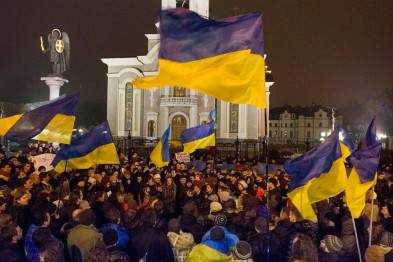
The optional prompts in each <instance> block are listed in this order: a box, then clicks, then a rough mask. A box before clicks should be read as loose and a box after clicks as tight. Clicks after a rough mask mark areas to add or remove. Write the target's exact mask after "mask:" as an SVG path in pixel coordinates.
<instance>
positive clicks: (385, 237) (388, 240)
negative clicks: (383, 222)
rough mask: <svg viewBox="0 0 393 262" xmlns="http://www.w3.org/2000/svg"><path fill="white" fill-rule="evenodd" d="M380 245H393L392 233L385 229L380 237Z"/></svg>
mask: <svg viewBox="0 0 393 262" xmlns="http://www.w3.org/2000/svg"><path fill="white" fill-rule="evenodd" d="M381 245H383V246H385V247H393V234H392V233H390V232H388V231H385V232H383V234H382V237H381Z"/></svg>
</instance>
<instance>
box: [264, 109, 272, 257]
mask: <svg viewBox="0 0 393 262" xmlns="http://www.w3.org/2000/svg"><path fill="white" fill-rule="evenodd" d="M264 113H265V114H264V120H265V121H264V122H265V162H266V164H265V175H266V210H267V223H268V225H269V224H270V216H269V214H270V212H269V189H268V188H267V184H268V180H269V179H268V172H269V156H268V146H269V137H268V132H267V127H268V123H267V108H265V109H264ZM270 244H271V243H270V238H269V242H268V250H270ZM267 256H268V257H267V261H270V252H268V254H267Z"/></svg>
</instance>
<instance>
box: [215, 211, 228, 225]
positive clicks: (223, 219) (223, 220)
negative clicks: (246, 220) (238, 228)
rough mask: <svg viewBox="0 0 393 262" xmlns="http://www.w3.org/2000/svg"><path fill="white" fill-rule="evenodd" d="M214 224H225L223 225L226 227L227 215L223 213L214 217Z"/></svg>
mask: <svg viewBox="0 0 393 262" xmlns="http://www.w3.org/2000/svg"><path fill="white" fill-rule="evenodd" d="M214 224H215V225H216V226H223V227H225V225H226V224H227V217H226V216H225V215H223V214H220V215H217V216H216V217H215V218H214Z"/></svg>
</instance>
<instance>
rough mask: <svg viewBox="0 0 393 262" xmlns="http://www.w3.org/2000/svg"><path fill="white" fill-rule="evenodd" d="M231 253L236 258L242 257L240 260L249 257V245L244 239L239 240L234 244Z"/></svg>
mask: <svg viewBox="0 0 393 262" xmlns="http://www.w3.org/2000/svg"><path fill="white" fill-rule="evenodd" d="M233 253H234V255H235V256H236V258H237V259H242V260H246V259H249V258H251V255H252V251H251V246H250V244H249V243H247V242H246V241H239V242H238V243H237V244H236V246H235V248H234V250H233Z"/></svg>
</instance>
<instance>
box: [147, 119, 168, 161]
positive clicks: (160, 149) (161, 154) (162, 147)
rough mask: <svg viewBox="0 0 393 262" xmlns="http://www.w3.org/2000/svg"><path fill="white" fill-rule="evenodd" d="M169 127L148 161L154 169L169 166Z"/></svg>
mask: <svg viewBox="0 0 393 262" xmlns="http://www.w3.org/2000/svg"><path fill="white" fill-rule="evenodd" d="M170 130H171V127H170V126H169V127H168V128H167V129H166V130H165V132H164V134H163V135H162V137H161V140H160V141H159V142H158V144H157V145H156V147H155V148H154V149H153V151H152V152H151V154H150V160H151V162H153V164H154V165H155V166H156V167H159V168H161V167H164V166H166V165H168V164H169V161H170V153H169V132H170Z"/></svg>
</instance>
